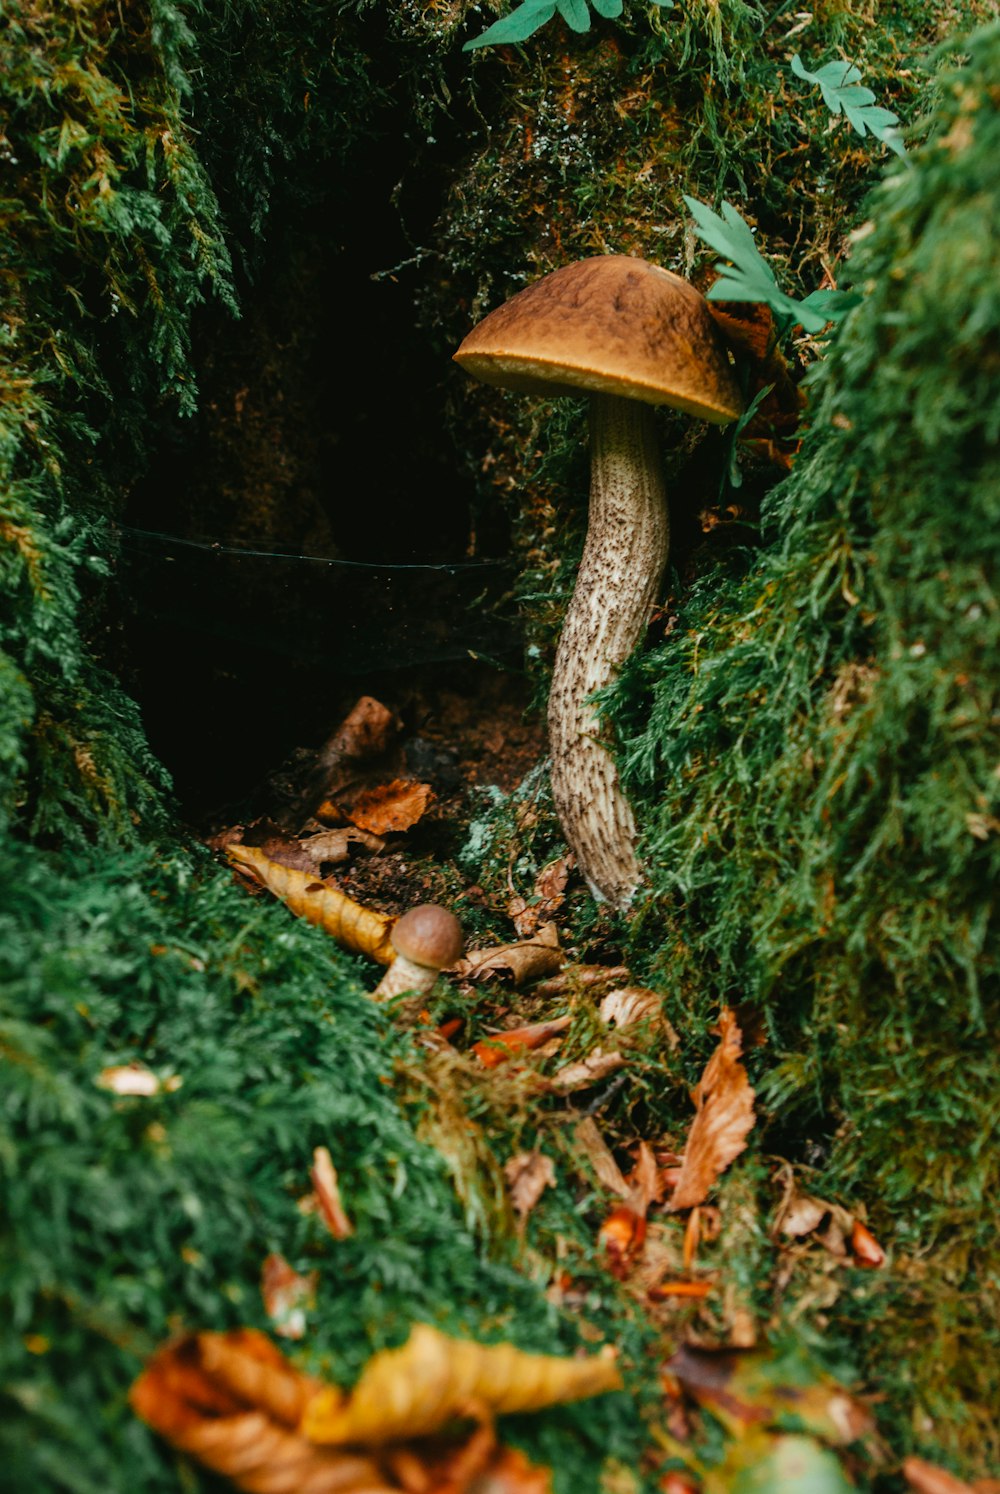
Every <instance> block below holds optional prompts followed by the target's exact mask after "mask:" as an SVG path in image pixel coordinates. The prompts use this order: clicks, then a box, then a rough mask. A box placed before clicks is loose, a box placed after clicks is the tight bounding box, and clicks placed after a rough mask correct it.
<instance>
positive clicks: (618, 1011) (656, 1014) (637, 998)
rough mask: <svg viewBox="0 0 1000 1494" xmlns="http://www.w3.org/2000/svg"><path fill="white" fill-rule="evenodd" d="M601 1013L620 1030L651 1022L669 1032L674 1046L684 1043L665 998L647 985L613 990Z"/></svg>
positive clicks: (601, 1005)
mask: <svg viewBox="0 0 1000 1494" xmlns="http://www.w3.org/2000/svg"><path fill="white" fill-rule="evenodd" d="M598 1016H599V1017H600V1019H601V1021H602V1022H604V1023H606V1025H607V1026H609V1027H612V1026H614V1027H617V1028H618V1029H619V1030H621V1029H622V1028H625V1027H636V1026H638V1025H639V1023H640V1022H648V1023H650V1024H651V1025H655V1026H656V1027H658V1028H662V1029H663V1030H664V1031H665V1033H666V1035H667V1040H668V1042H669V1044H670V1047H671V1048H678V1047H679V1046H680V1039H679V1038H678V1036H677V1034H676V1032H675V1031H674V1029H673V1027H672V1026H671V1025H670V1023H669V1022H668V1021H667V1019H666V1018H665V1017H664V1015H663V999H662V997H660V996H658V995H657V994H656V992H655V991H650V990H648V989H647V988H646V987H645V986H621V987H619V989H618V990H615V991H609V992H608V994H607V995H606V996H605V997H604V998H603V1000H602V1001H601V1004H600V1006H599V1007H598Z"/></svg>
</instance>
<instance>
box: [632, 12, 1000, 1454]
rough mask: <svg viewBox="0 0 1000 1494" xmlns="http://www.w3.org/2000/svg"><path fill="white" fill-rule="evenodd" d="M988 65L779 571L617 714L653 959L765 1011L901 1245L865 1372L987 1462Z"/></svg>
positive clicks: (921, 201)
mask: <svg viewBox="0 0 1000 1494" xmlns="http://www.w3.org/2000/svg"><path fill="white" fill-rule="evenodd" d="M970 54H971V61H970V63H969V66H968V68H967V69H966V70H965V71H960V72H956V73H954V74H952V75H951V76H950V77H949V79H948V80H947V82H946V83H945V84H944V85H943V86H942V90H941V101H940V104H939V106H938V110H937V115H936V119H935V129H934V135H933V138H932V141H931V143H930V144H928V145H927V146H925V147H924V148H923V149H922V150H920V151H919V152H917V153H916V154H915V155H914V157H913V160H912V165H911V166H908V167H904V168H900V167H894V168H893V170H892V172H891V173H890V175H889V176H888V177H887V179H886V181H885V183H884V184H883V185H882V186H881V188H880V189H879V190H878V191H877V192H876V193H875V194H874V196H873V197H872V198H871V199H870V201H869V202H868V204H867V212H868V214H869V218H868V221H867V223H866V224H865V226H864V228H863V229H862V230H861V231H860V232H859V234H858V235H857V236H856V239H857V244H856V248H855V252H854V254H853V256H852V258H851V261H850V278H851V280H852V281H853V282H854V283H855V284H856V285H858V286H859V287H860V288H862V289H863V290H864V292H865V300H864V303H863V305H861V306H860V307H859V308H858V309H857V310H856V311H855V312H854V313H853V314H852V316H851V318H850V319H849V321H848V322H847V323H846V324H845V325H844V327H843V329H842V330H841V331H840V332H839V333H838V335H837V337H836V339H835V341H834V343H833V345H832V347H831V350H830V354H829V357H828V358H827V359H826V360H825V362H824V363H823V364H822V365H821V366H820V367H819V369H818V370H817V372H816V375H815V377H814V378H813V380H812V407H811V408H812V413H811V417H810V425H811V429H810V431H809V434H808V436H807V439H806V443H805V446H804V448H803V451H802V453H801V455H800V457H799V459H798V461H797V463H796V466H795V469H794V471H793V473H792V475H791V477H790V478H789V479H788V480H787V481H786V482H785V483H784V484H783V485H782V486H781V487H780V488H779V489H777V490H776V491H775V493H774V494H773V495H772V499H771V501H770V504H769V506H768V509H767V511H766V514H765V526H766V531H765V532H766V535H767V538H768V545H767V549H766V552H765V554H764V556H763V558H762V559H761V560H759V561H758V562H756V563H753V564H751V565H750V566H749V567H748V568H747V569H746V571H745V573H744V574H742V575H737V576H735V577H733V576H728V577H727V576H721V577H720V576H716V577H714V578H712V577H707V576H706V577H705V578H704V580H703V581H702V584H701V585H700V587H699V588H698V589H697V591H696V592H695V594H694V595H693V596H692V598H691V600H690V602H689V604H688V605H687V606H685V608H684V610H683V612H682V615H681V620H680V626H679V627H678V629H677V631H676V632H675V634H674V636H673V637H672V638H671V640H670V642H669V643H668V644H667V645H666V646H664V647H663V648H661V649H659V650H657V651H655V652H653V653H651V654H650V655H648V656H647V657H646V658H645V659H642V660H638V661H636V662H635V663H634V665H633V667H632V668H631V669H630V670H629V671H628V673H627V677H626V678H625V679H624V680H623V681H622V683H621V685H620V687H619V688H618V691H617V693H616V709H615V715H616V718H617V721H618V724H619V728H620V729H621V730H622V732H623V734H624V735H625V737H626V738H627V739H628V741H627V745H626V747H625V758H626V762H627V765H628V773H629V777H630V781H631V783H632V785H633V788H634V791H635V793H636V795H637V798H638V801H639V804H640V805H641V812H642V815H643V819H644V823H645V824H646V825H647V827H648V830H647V835H646V855H647V858H648V862H649V865H650V875H651V879H652V882H653V886H654V893H653V896H652V897H651V899H650V901H649V903H648V905H647V906H646V907H644V908H643V910H642V911H641V913H640V915H639V917H638V919H637V921H636V926H635V933H634V943H635V947H636V949H637V950H640V949H643V948H645V950H646V959H647V963H648V968H649V969H650V971H651V972H656V973H658V974H659V975H660V978H667V977H668V976H669V980H670V983H671V987H672V989H673V990H674V992H675V1000H676V1005H677V1011H678V1013H682V1012H685V1011H690V1010H691V1009H695V1010H699V1011H700V1010H704V1009H705V1008H706V1007H711V1006H712V1005H713V1004H714V1003H717V1002H718V1001H719V1000H729V1001H733V1000H740V999H742V1000H747V999H749V1000H752V1001H754V1002H757V1003H760V1004H761V1006H762V1007H763V1008H764V1010H765V1011H766V1013H767V1017H768V1022H769V1025H770V1034H771V1048H772V1053H773V1055H774V1056H773V1058H772V1061H771V1063H772V1066H771V1067H770V1071H769V1073H768V1074H767V1075H766V1077H765V1078H764V1081H763V1086H762V1087H763V1093H764V1095H765V1097H766V1099H767V1100H768V1102H769V1107H770V1111H771V1116H772V1126H773V1130H772V1135H773V1136H774V1137H775V1143H774V1145H775V1148H776V1149H777V1150H781V1149H782V1147H784V1148H787V1147H788V1146H789V1145H790V1144H792V1141H793V1138H794V1137H796V1136H797V1137H798V1138H799V1140H798V1145H799V1147H801V1145H802V1141H803V1139H804V1138H807V1137H813V1138H814V1139H816V1138H818V1142H819V1144H820V1147H821V1154H822V1151H823V1150H826V1152H827V1154H828V1163H827V1169H826V1172H825V1179H826V1184H827V1186H829V1187H834V1188H836V1187H842V1188H849V1189H853V1190H855V1191H858V1190H863V1192H864V1195H865V1196H866V1197H867V1198H868V1199H869V1200H870V1201H871V1202H872V1206H873V1208H874V1209H875V1218H876V1220H877V1226H878V1229H879V1231H880V1232H881V1234H882V1235H883V1237H884V1239H885V1240H886V1242H887V1243H889V1242H891V1243H892V1244H893V1245H894V1247H895V1249H896V1250H897V1252H898V1257H897V1267H896V1273H897V1274H896V1277H895V1286H894V1289H892V1290H890V1292H889V1293H888V1294H880V1293H873V1294H871V1295H867V1294H865V1295H864V1297H863V1299H862V1300H861V1301H859V1302H858V1303H857V1316H858V1319H859V1321H864V1322H865V1324H866V1333H867V1335H868V1336H867V1337H866V1338H865V1344H866V1345H867V1346H868V1351H869V1354H870V1363H871V1364H872V1373H873V1374H874V1373H876V1370H875V1366H876V1365H877V1364H879V1363H884V1362H887V1361H888V1362H894V1360H895V1356H896V1354H899V1355H900V1356H901V1358H902V1359H903V1360H904V1361H905V1363H906V1370H905V1372H904V1373H903V1374H901V1375H900V1376H899V1377H897V1378H894V1381H893V1383H892V1385H891V1387H890V1395H891V1396H892V1398H893V1401H894V1410H895V1413H896V1414H897V1416H899V1417H900V1418H901V1423H900V1424H902V1421H903V1420H905V1421H907V1422H912V1426H913V1433H912V1434H913V1435H915V1436H916V1438H917V1441H918V1444H919V1445H922V1446H924V1447H926V1448H927V1449H928V1450H929V1451H931V1452H932V1453H934V1452H938V1453H940V1452H941V1451H942V1449H943V1450H945V1451H946V1452H947V1453H948V1454H950V1455H952V1456H957V1455H958V1449H959V1448H961V1449H962V1456H964V1458H965V1459H966V1460H967V1466H968V1467H971V1468H977V1467H978V1468H980V1469H983V1468H985V1466H986V1465H987V1464H988V1463H989V1461H990V1459H991V1457H995V1455H996V1448H995V1445H994V1443H993V1441H992V1436H991V1434H987V1433H986V1431H985V1427H986V1424H987V1422H988V1415H989V1413H988V1410H987V1407H988V1404H989V1390H988V1386H987V1383H986V1380H985V1378H984V1374H985V1371H984V1366H986V1365H987V1364H989V1363H990V1362H991V1361H993V1360H994V1359H995V1354H996V1347H997V1341H998V1336H1000V1323H998V1318H997V1313H996V1307H997V1303H996V1299H995V1295H994V1288H993V1287H992V1286H991V1285H990V1282H991V1280H992V1278H993V1273H994V1272H995V1269H996V1264H997V1261H996V1246H995V1241H994V1240H993V1238H992V1231H991V1228H990V1225H989V1211H988V1208H987V1207H986V1203H985V1201H986V1200H987V1199H988V1198H989V1197H991V1196H992V1194H993V1192H994V1191H995V1189H996V1187H997V1184H998V1181H1000V1179H998V1175H997V1158H996V1152H995V1150H994V1149H992V1148H991V1147H990V1145H989V1134H990V1129H991V1124H990V1116H991V1114H992V1112H993V1109H994V1107H995V1094H996V1081H997V1071H996V1062H995V1055H994V1054H993V1053H992V1052H991V1045H990V1042H989V1036H988V1035H989V1034H990V1033H991V1032H992V1031H993V1029H994V1026H995V1023H996V1016H997V995H998V981H997V975H998V971H997V959H996V946H995V943H994V942H993V941H991V940H990V939H989V936H988V932H987V931H988V920H989V914H990V906H991V901H992V896H993V889H994V888H995V886H996V884H997V873H998V870H1000V867H998V839H997V826H998V816H997V801H998V795H1000V783H998V779H997V775H996V762H997V757H998V746H1000V743H998V740H997V732H996V717H995V714H993V713H994V712H995V696H994V692H995V688H996V680H997V678H998V667H1000V628H998V614H997V609H996V602H995V598H994V596H993V592H992V580H991V578H992V573H993V566H994V559H995V556H994V536H995V533H996V524H997V520H998V517H1000V512H998V504H1000V465H998V458H997V451H998V447H997V434H998V431H1000V296H998V293H997V286H996V280H995V277H994V276H993V275H992V274H991V273H990V270H989V260H990V257H991V253H992V250H991V248H990V245H991V244H992V243H994V242H995V235H996V231H997V227H998V224H1000V196H998V193H997V183H996V177H995V172H994V170H993V165H992V162H993V161H994V159H995V156H996V152H997V150H998V148H1000V115H998V112H997V107H996V102H997V101H996V97H995V84H994V81H993V80H995V77H996V69H997V65H998V62H1000V29H998V28H996V27H993V28H991V29H989V30H986V31H984V32H982V33H979V34H978V36H977V37H976V38H975V39H974V41H973V42H972V43H971V44H970ZM991 90H993V91H991ZM647 713H648V718H647ZM647 719H648V724H647ZM783 1054H784V1055H785V1056H784V1058H782V1055H783ZM831 1137H832V1141H831V1140H830V1138H831ZM800 1155H801V1153H800ZM932 1262H935V1263H936V1264H934V1265H932V1264H931V1263H932ZM848 1315H850V1313H849V1314H848ZM918 1341H919V1342H921V1343H922V1344H923V1345H924V1346H925V1348H924V1350H923V1351H921V1352H919V1353H917V1354H914V1348H915V1346H916V1344H917V1342H918ZM945 1366H947V1368H945Z"/></svg>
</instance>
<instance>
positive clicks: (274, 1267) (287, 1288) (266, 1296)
mask: <svg viewBox="0 0 1000 1494" xmlns="http://www.w3.org/2000/svg"><path fill="white" fill-rule="evenodd" d="M318 1280H319V1273H318V1272H317V1271H310V1272H309V1274H308V1276H300V1275H299V1273H298V1272H297V1271H296V1270H295V1269H294V1268H293V1267H292V1266H290V1265H289V1264H288V1262H287V1261H286V1260H285V1257H284V1256H283V1255H273V1254H272V1255H269V1256H268V1257H267V1259H266V1260H265V1262H264V1265H263V1268H262V1270H261V1278H260V1294H261V1297H262V1298H263V1301H264V1311H265V1312H266V1313H267V1315H268V1317H269V1318H270V1319H271V1321H272V1322H273V1323H274V1331H275V1333H277V1334H278V1335H279V1336H280V1337H281V1338H302V1337H303V1335H304V1334H305V1331H306V1309H307V1308H309V1307H311V1306H312V1305H313V1302H314V1301H315V1297H316V1283H317V1281H318Z"/></svg>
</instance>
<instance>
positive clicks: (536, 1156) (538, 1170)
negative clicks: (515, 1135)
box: [503, 1152, 556, 1219]
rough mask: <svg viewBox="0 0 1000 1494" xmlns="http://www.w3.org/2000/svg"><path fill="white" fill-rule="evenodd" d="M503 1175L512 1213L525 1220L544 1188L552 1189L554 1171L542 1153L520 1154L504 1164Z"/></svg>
mask: <svg viewBox="0 0 1000 1494" xmlns="http://www.w3.org/2000/svg"><path fill="white" fill-rule="evenodd" d="M503 1175H504V1177H505V1178H506V1179H507V1186H508V1187H509V1189H510V1201H511V1204H512V1205H513V1207H514V1212H515V1213H516V1214H518V1215H520V1217H521V1218H522V1219H526V1218H527V1217H528V1215H529V1214H530V1213H531V1211H532V1209H533V1208H534V1207H535V1204H536V1203H537V1202H538V1200H539V1199H540V1198H541V1196H542V1194H543V1193H544V1192H545V1190H546V1188H554V1187H555V1184H556V1170H555V1168H554V1167H553V1165H552V1159H551V1157H546V1155H545V1153H544V1152H520V1153H519V1154H518V1155H517V1156H516V1157H511V1159H510V1161H509V1162H507V1163H505V1165H504V1170H503Z"/></svg>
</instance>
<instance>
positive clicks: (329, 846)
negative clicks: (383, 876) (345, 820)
mask: <svg viewBox="0 0 1000 1494" xmlns="http://www.w3.org/2000/svg"><path fill="white" fill-rule="evenodd" d="M298 844H299V845H300V846H301V848H302V854H303V855H304V856H305V858H306V860H307V862H308V863H309V865H310V866H312V867H313V868H315V867H318V866H322V865H323V863H324V862H333V863H336V862H340V861H348V860H350V857H351V854H352V849H353V847H355V846H360V847H361V848H362V849H363V850H365V851H369V852H371V853H372V855H377V854H378V852H379V851H384V850H385V841H384V840H380V839H379V837H378V836H377V835H370V834H369V833H368V831H367V830H359V829H358V827H357V826H356V825H345V826H342V827H341V828H340V829H339V830H322V831H320V833H319V834H318V835H307V836H304V837H303V839H302V840H300V841H299V842H298Z"/></svg>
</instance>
